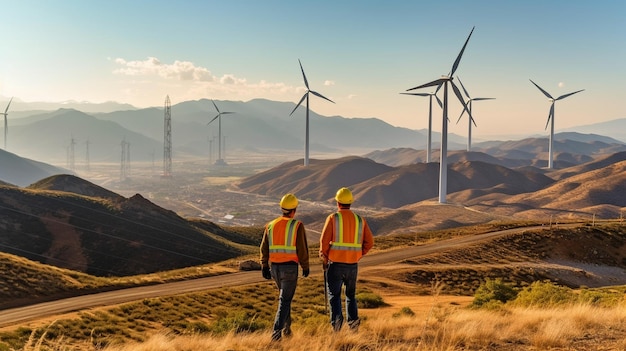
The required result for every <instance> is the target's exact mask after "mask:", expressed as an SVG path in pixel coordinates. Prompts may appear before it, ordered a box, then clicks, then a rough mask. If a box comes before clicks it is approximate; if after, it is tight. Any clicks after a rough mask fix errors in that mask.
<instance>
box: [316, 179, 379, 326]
mask: <svg viewBox="0 0 626 351" xmlns="http://www.w3.org/2000/svg"><path fill="white" fill-rule="evenodd" d="M335 200H336V201H337V208H338V211H337V212H335V213H333V214H331V215H329V216H328V217H327V218H326V223H325V224H324V229H323V230H322V236H321V237H320V253H319V254H320V258H321V259H322V261H323V263H324V271H325V272H324V274H326V288H327V291H328V296H329V300H330V323H331V325H332V326H333V329H334V330H335V331H339V330H340V329H341V326H342V325H343V313H342V310H341V288H342V285H345V294H346V312H347V314H348V316H347V318H348V326H350V329H352V330H354V331H356V330H358V328H359V324H360V319H359V313H358V309H357V301H356V297H355V294H356V279H357V273H358V262H359V260H360V259H361V257H363V256H364V255H365V254H367V252H368V251H369V250H370V249H371V248H372V246H373V245H374V236H373V235H372V231H371V230H370V227H369V226H368V225H367V222H366V221H365V219H364V218H363V217H361V216H359V215H358V214H356V213H354V212H352V211H351V210H350V206H351V204H352V203H353V202H354V198H353V196H352V192H351V191H350V189H348V188H341V189H339V190H338V191H337V194H336V195H335Z"/></svg>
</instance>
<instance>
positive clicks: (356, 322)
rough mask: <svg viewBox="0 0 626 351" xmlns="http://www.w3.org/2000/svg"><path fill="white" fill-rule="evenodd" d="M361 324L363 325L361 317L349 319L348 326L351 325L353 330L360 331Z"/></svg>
mask: <svg viewBox="0 0 626 351" xmlns="http://www.w3.org/2000/svg"><path fill="white" fill-rule="evenodd" d="M359 325H361V320H360V319H355V320H353V321H348V326H349V327H350V330H352V331H353V332H358V331H359Z"/></svg>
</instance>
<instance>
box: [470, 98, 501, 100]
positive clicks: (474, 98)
mask: <svg viewBox="0 0 626 351" xmlns="http://www.w3.org/2000/svg"><path fill="white" fill-rule="evenodd" d="M495 99H496V98H473V99H472V100H474V101H481V100H495Z"/></svg>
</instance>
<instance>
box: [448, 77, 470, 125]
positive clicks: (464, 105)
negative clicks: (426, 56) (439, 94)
mask: <svg viewBox="0 0 626 351" xmlns="http://www.w3.org/2000/svg"><path fill="white" fill-rule="evenodd" d="M450 85H452V90H453V91H454V95H456V97H457V98H458V99H459V101H460V102H461V104H463V111H467V114H468V115H469V116H470V118H471V117H472V113H471V112H470V110H469V109H468V108H467V104H466V103H465V101H463V95H461V91H460V90H459V88H457V86H456V85H455V84H454V82H452V81H450Z"/></svg>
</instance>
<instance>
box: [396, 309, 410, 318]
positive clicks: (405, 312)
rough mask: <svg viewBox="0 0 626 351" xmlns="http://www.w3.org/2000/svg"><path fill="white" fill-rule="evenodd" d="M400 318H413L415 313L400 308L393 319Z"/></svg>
mask: <svg viewBox="0 0 626 351" xmlns="http://www.w3.org/2000/svg"><path fill="white" fill-rule="evenodd" d="M400 316H406V317H413V316H415V312H413V310H412V309H411V308H410V307H402V308H401V309H400V311H399V312H396V313H394V314H393V317H395V318H398V317H400Z"/></svg>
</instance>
